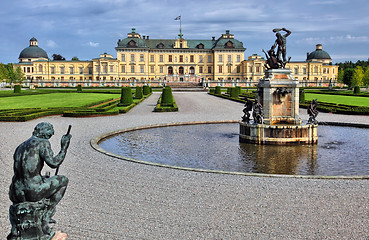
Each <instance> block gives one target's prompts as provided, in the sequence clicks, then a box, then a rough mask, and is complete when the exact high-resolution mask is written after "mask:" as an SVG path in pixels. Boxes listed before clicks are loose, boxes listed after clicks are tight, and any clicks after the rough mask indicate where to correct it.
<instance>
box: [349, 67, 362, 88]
mask: <svg viewBox="0 0 369 240" xmlns="http://www.w3.org/2000/svg"><path fill="white" fill-rule="evenodd" d="M363 77H364V71H363V67H361V66H357V67H356V68H355V70H354V74H353V76H352V86H361V85H362V82H363Z"/></svg>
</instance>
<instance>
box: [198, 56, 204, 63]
mask: <svg viewBox="0 0 369 240" xmlns="http://www.w3.org/2000/svg"><path fill="white" fill-rule="evenodd" d="M199 62H201V63H202V62H204V59H203V56H202V55H200V56H199Z"/></svg>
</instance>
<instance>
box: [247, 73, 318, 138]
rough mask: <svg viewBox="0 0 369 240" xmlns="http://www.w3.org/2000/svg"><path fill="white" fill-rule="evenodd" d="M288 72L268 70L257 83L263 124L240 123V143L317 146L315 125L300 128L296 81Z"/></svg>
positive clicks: (297, 84) (297, 83) (297, 85)
mask: <svg viewBox="0 0 369 240" xmlns="http://www.w3.org/2000/svg"><path fill="white" fill-rule="evenodd" d="M291 73H292V71H291V70H290V69H269V70H267V71H265V76H264V78H263V79H261V80H260V81H259V84H258V101H259V103H260V104H261V105H262V107H263V112H264V122H263V124H258V123H255V122H254V123H246V122H240V142H248V143H256V144H277V145H288V144H316V143H317V142H318V132H317V127H318V125H314V124H307V125H301V119H300V117H299V114H300V113H299V87H300V85H299V82H298V80H296V79H294V78H293V77H292V75H291Z"/></svg>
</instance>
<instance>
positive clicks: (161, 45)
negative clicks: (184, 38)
mask: <svg viewBox="0 0 369 240" xmlns="http://www.w3.org/2000/svg"><path fill="white" fill-rule="evenodd" d="M156 47H157V48H164V44H163V43H159V44H158V45H156Z"/></svg>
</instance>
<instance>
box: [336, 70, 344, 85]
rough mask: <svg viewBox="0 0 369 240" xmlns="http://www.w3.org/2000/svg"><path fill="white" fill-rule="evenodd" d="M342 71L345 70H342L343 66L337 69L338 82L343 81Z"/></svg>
mask: <svg viewBox="0 0 369 240" xmlns="http://www.w3.org/2000/svg"><path fill="white" fill-rule="evenodd" d="M344 72H345V71H344V70H343V68H339V69H338V75H337V81H338V82H339V83H343V74H344Z"/></svg>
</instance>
